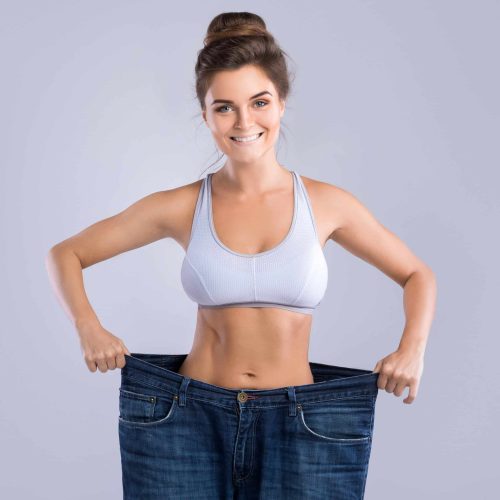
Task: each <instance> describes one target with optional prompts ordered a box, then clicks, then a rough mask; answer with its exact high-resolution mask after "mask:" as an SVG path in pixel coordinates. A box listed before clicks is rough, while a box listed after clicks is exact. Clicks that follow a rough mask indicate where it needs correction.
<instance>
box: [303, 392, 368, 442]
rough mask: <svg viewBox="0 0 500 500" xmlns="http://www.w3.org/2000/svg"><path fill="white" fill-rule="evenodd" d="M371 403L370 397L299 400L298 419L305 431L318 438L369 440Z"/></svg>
mask: <svg viewBox="0 0 500 500" xmlns="http://www.w3.org/2000/svg"><path fill="white" fill-rule="evenodd" d="M374 403H375V398H374V397H373V396H353V397H347V398H339V399H336V400H330V401H321V402H315V403H312V402H311V403H302V404H301V403H299V404H298V405H297V410H298V412H299V415H298V417H299V422H300V425H301V427H302V429H303V430H304V431H305V432H307V433H308V434H309V435H310V436H313V437H314V438H316V439H318V440H325V441H331V442H337V443H344V444H349V443H353V444H354V443H365V442H369V441H370V440H371V433H372V423H373V412H374Z"/></svg>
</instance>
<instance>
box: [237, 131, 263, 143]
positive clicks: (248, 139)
mask: <svg viewBox="0 0 500 500" xmlns="http://www.w3.org/2000/svg"><path fill="white" fill-rule="evenodd" d="M259 136H260V133H259V134H255V135H249V136H247V137H231V139H233V140H235V141H238V142H251V141H255V140H256V139H258V138H259Z"/></svg>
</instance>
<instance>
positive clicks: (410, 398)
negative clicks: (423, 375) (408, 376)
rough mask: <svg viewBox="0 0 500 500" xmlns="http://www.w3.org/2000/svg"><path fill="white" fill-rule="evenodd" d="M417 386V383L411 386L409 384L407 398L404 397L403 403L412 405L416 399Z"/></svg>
mask: <svg viewBox="0 0 500 500" xmlns="http://www.w3.org/2000/svg"><path fill="white" fill-rule="evenodd" d="M418 384H419V382H418V381H417V382H414V383H413V384H410V390H409V391H408V396H406V398H405V399H403V403H406V404H410V403H413V401H414V400H415V398H416V397H417V392H418Z"/></svg>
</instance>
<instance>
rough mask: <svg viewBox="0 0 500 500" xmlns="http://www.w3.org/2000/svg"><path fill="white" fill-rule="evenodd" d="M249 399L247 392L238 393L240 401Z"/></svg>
mask: <svg viewBox="0 0 500 500" xmlns="http://www.w3.org/2000/svg"><path fill="white" fill-rule="evenodd" d="M247 399H248V394H247V393H246V392H240V393H238V401H239V402H240V403H244V402H245V401H246V400H247Z"/></svg>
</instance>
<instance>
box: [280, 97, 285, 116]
mask: <svg viewBox="0 0 500 500" xmlns="http://www.w3.org/2000/svg"><path fill="white" fill-rule="evenodd" d="M280 108H281V111H280V118H281V117H282V116H283V114H284V113H285V109H286V102H285V101H284V100H283V99H282V100H281V101H280Z"/></svg>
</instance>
